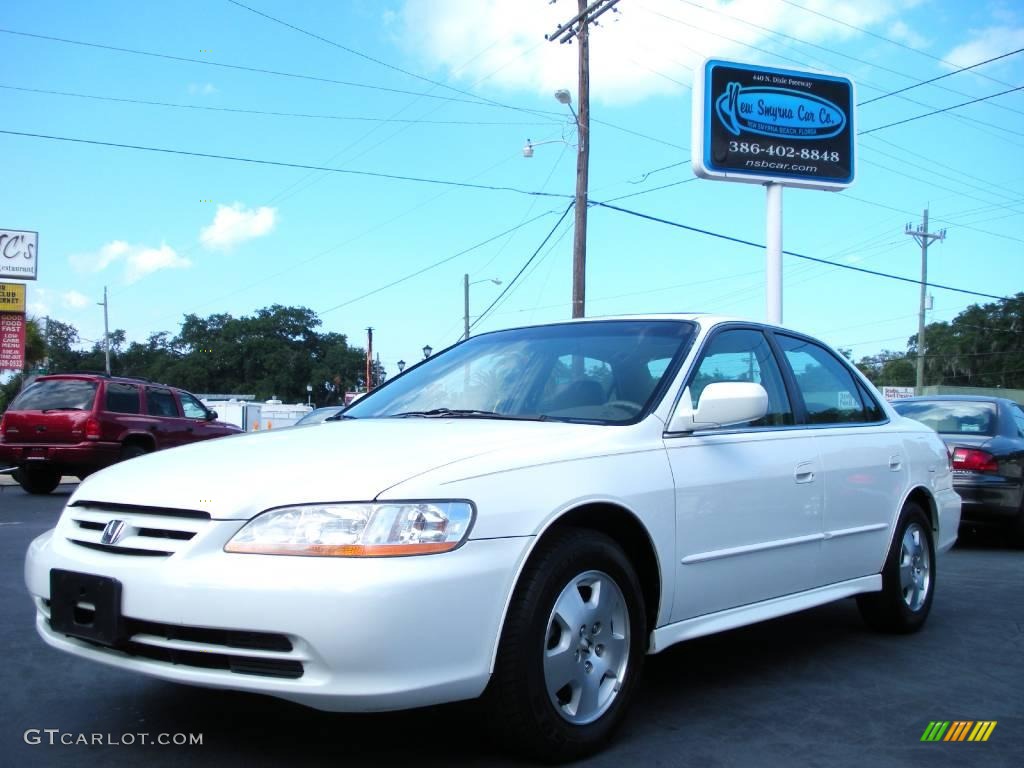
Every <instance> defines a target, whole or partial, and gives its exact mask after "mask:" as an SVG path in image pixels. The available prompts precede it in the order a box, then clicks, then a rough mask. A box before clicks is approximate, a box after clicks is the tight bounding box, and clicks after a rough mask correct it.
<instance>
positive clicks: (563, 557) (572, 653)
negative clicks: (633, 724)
mask: <svg viewBox="0 0 1024 768" xmlns="http://www.w3.org/2000/svg"><path fill="white" fill-rule="evenodd" d="M594 587H596V589H595V588H594ZM616 590H617V593H616ZM576 597H579V598H580V602H579V607H578V610H579V613H572V612H573V609H576V608H577V606H576V603H575V599H576ZM620 598H621V600H620ZM556 604H557V605H558V606H559V607H562V608H565V609H567V610H564V611H563V612H562V613H557V612H556V610H555V609H556ZM563 614H564V615H563ZM570 614H572V615H573V616H575V617H578V618H580V619H581V621H582V626H581V627H580V629H577V628H576V627H575V626H573V627H571V628H570V627H568V624H567V622H566V620H565V618H564V616H565V615H570ZM602 618H604V619H605V621H606V622H607V625H606V626H605V625H603V624H602V621H600V619H602ZM591 619H594V623H591V622H590V620H591ZM575 623H576V624H579V623H580V621H577V622H575ZM602 633H603V634H602ZM604 643H607V645H604ZM646 652H647V618H646V611H645V606H644V599H643V593H642V591H641V588H640V583H639V580H638V579H637V576H636V572H635V570H634V568H633V566H632V564H631V563H630V562H629V559H628V558H627V557H626V555H625V553H624V552H623V551H622V548H621V547H619V545H618V544H616V543H615V541H613V540H612V539H610V538H609V537H607V536H605V535H603V534H601V533H598V532H596V531H590V530H586V529H579V528H565V529H561V530H557V531H554V532H552V533H550V534H548V535H547V536H545V538H544V540H543V541H542V542H541V543H540V544H539V545H538V549H537V550H536V551H535V552H534V554H533V555H532V556H531V558H530V561H529V563H528V564H527V566H526V568H525V569H524V570H523V573H522V575H521V576H520V579H519V583H518V584H517V585H516V589H515V593H514V594H513V596H512V601H511V603H510V604H509V609H508V615H507V616H506V618H505V625H504V628H503V630H502V633H501V641H500V643H499V646H498V654H497V660H496V662H495V667H494V675H493V677H492V678H491V683H490V685H489V686H488V689H487V693H486V695H485V699H486V704H487V707H488V713H489V715H490V718H491V723H492V726H493V730H494V731H495V735H496V736H497V737H498V738H499V739H501V740H503V741H504V742H505V743H506V744H507V746H508V747H510V748H511V749H512V750H514V751H517V752H520V753H524V754H525V755H527V756H528V757H531V758H533V759H536V760H540V761H543V762H547V763H559V762H565V761H568V760H575V759H579V758H581V757H585V756H587V755H589V754H592V753H594V752H596V751H598V750H599V749H601V748H602V747H603V746H604V745H605V744H606V743H607V742H608V740H609V739H610V737H611V735H612V733H613V732H614V731H615V728H616V727H617V726H618V725H619V724H620V723H621V722H622V719H623V717H624V716H625V714H626V711H627V709H628V707H629V703H630V700H631V699H632V698H633V695H634V692H635V691H636V687H637V685H638V684H639V680H640V674H641V671H642V669H643V662H644V656H645V654H646ZM563 654H564V655H563ZM556 656H557V659H558V660H560V661H562V662H563V663H566V664H567V665H568V666H566V667H564V668H559V669H557V670H556V669H553V668H552V666H551V665H552V663H553V662H552V659H554V658H555V657H556ZM588 665H589V666H588ZM546 670H548V671H546ZM565 670H571V672H569V673H568V674H569V675H570V679H569V680H568V681H567V682H566V684H565V685H564V686H563V687H562V688H561V689H560V690H559V691H556V692H552V693H549V689H548V679H547V675H549V674H550V676H551V678H552V679H553V680H554V679H556V676H561V675H563V674H565ZM616 681H617V683H618V688H617V690H616V689H615V687H616ZM574 686H577V687H574ZM553 687H554V685H552V688H553ZM585 692H586V694H587V695H586V698H585ZM591 699H592V701H593V703H594V706H593V707H592V708H586V707H585V706H584V705H585V703H586V702H587V701H591ZM556 702H559V703H556ZM574 707H575V711H572V710H573V708H574ZM590 718H592V719H590ZM573 719H576V720H577V722H573Z"/></svg>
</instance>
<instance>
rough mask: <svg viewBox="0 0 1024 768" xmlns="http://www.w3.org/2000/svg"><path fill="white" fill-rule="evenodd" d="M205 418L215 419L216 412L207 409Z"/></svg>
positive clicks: (208, 419)
mask: <svg viewBox="0 0 1024 768" xmlns="http://www.w3.org/2000/svg"><path fill="white" fill-rule="evenodd" d="M206 420H207V421H216V420H217V412H216V411H207V412H206Z"/></svg>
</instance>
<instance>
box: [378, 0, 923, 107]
mask: <svg viewBox="0 0 1024 768" xmlns="http://www.w3.org/2000/svg"><path fill="white" fill-rule="evenodd" d="M920 1H921V0H815V1H814V2H807V3H806V5H807V7H808V8H811V9H813V10H817V11H820V12H821V13H824V14H827V15H829V16H832V17H834V18H837V19H841V20H842V21H845V22H847V23H848V24H852V25H855V26H858V27H864V28H869V27H873V26H875V27H877V26H879V25H881V24H890V23H895V22H898V18H897V16H898V14H899V13H900V12H901V11H902V10H904V9H906V8H909V7H912V6H914V5H917V4H918V3H919V2H920ZM700 2H701V4H702V5H703V6H704V7H703V8H698V7H695V6H694V5H690V4H688V3H680V2H678V0H631V2H630V3H622V4H621V5H620V6H618V8H619V10H620V11H621V12H620V13H617V14H613V13H606V14H605V15H604V16H603V17H602V18H601V24H600V26H599V27H597V28H594V27H592V28H591V30H592V31H591V46H590V68H591V75H590V80H591V94H592V98H593V99H594V100H595V101H605V102H616V103H629V102H634V101H639V100H641V99H643V98H645V97H647V96H650V95H653V94H659V93H669V94H677V93H680V92H681V86H680V84H679V83H680V82H682V83H687V84H688V83H690V81H691V79H692V74H691V71H692V69H693V67H695V66H696V65H697V63H698V62H699V61H700V59H701V58H703V57H704V56H708V55H715V56H725V57H731V58H740V59H742V60H751V59H752V60H755V61H764V60H766V55H765V54H762V53H758V52H756V51H752V50H751V49H750V48H748V47H746V46H747V45H756V46H759V47H762V48H764V47H767V48H769V49H772V47H773V46H775V45H776V43H775V42H773V41H775V40H776V38H773V37H772V36H770V35H768V34H767V33H766V32H765V31H764V30H762V29H758V28H757V27H755V26H751V25H758V26H761V27H767V28H769V29H782V30H785V31H786V33H787V34H790V35H793V36H795V37H799V38H802V39H805V40H809V41H811V42H818V43H821V42H825V43H829V42H835V41H836V40H837V39H848V38H852V37H855V36H858V35H860V33H859V32H857V31H855V30H853V29H850V28H849V27H844V26H841V25H838V24H836V23H834V22H832V21H829V20H828V19H825V18H822V17H821V16H816V15H814V14H813V13H809V12H807V11H803V10H800V9H799V8H795V7H793V6H790V5H785V4H782V3H766V2H764V0H732V1H731V2H726V1H725V0H700ZM569 5H571V4H566V3H555V4H553V5H550V4H549V3H548V0H476V1H475V2H472V3H467V2H465V0H433V1H432V2H430V3H425V2H422V0H406V2H405V5H404V6H403V7H402V9H401V17H400V20H399V22H398V23H397V24H395V25H392V26H391V29H392V31H393V33H394V34H395V35H396V38H397V41H398V43H399V44H400V45H402V46H404V47H405V48H406V49H407V50H408V51H410V53H411V54H412V55H414V56H417V57H419V58H420V59H422V60H424V61H425V62H426V63H427V64H428V65H429V66H430V68H431V69H434V70H440V71H441V73H442V76H447V77H449V78H451V80H453V81H455V82H460V81H461V84H462V86H463V87H475V90H476V91H477V92H487V91H490V92H491V93H492V94H493V92H494V90H495V89H496V88H502V89H506V90H519V89H526V90H531V91H534V92H537V93H540V94H549V93H552V92H554V91H555V90H556V89H558V88H570V89H571V90H575V84H576V59H577V50H576V46H575V45H561V44H559V43H558V42H547V41H546V40H544V34H545V33H547V34H550V33H551V32H553V31H554V30H555V28H556V27H557V26H558V25H559V24H560V23H562V22H564V21H567V20H568V19H569V18H570V17H571V16H572V15H573V14H572V13H570V10H574V8H575V6H573V8H572V9H570V7H569ZM740 20H742V21H740ZM743 22H747V23H746V24H745V23H743ZM728 38H731V40H730V39H728ZM778 50H779V52H780V53H788V50H787V49H785V48H781V47H780V48H779V49H778ZM477 51H479V53H477V54H476V55H475V56H474V55H473V52H477ZM467 59H468V61H467ZM776 63H777V62H776ZM484 81H486V84H484Z"/></svg>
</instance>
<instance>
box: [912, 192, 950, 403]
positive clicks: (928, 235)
mask: <svg viewBox="0 0 1024 768" xmlns="http://www.w3.org/2000/svg"><path fill="white" fill-rule="evenodd" d="M904 234H906V235H910V236H911V237H912V238H914V240H916V241H917V244H918V245H920V246H921V308H920V311H919V313H918V316H917V384H916V392H915V394H918V395H920V394H921V389H922V388H923V387H924V311H925V304H926V302H927V300H928V246H929V245H931V244H932V241H934V240H945V239H946V230H944V229H940V230H939V231H938V232H929V231H928V209H927V208H925V209H924V214H923V215H922V219H921V224H919V225H918V226H917V229H912V228H911V224H910V222H907V226H906V228H905V229H904Z"/></svg>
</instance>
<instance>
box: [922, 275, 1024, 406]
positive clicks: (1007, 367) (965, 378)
mask: <svg viewBox="0 0 1024 768" xmlns="http://www.w3.org/2000/svg"><path fill="white" fill-rule="evenodd" d="M917 346H918V345H917V335H916V334H915V335H914V336H911V337H910V339H909V341H908V344H907V347H908V350H909V356H910V357H912V358H913V359H915V360H916V356H917V353H918V349H917ZM924 358H925V384H946V385H953V386H971V387H1011V388H1019V387H1020V388H1024V293H1018V294H1017V295H1016V296H1013V297H1012V298H1009V299H1006V300H1005V301H997V302H993V303H991V304H981V305H978V304H974V305H972V306H970V307H968V308H967V309H965V310H964V311H963V312H961V313H960V314H959V315H957V316H956V317H955V318H954V319H953V320H952V321H950V322H941V323H930V324H929V325H928V326H927V328H926V329H925V349H924Z"/></svg>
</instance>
